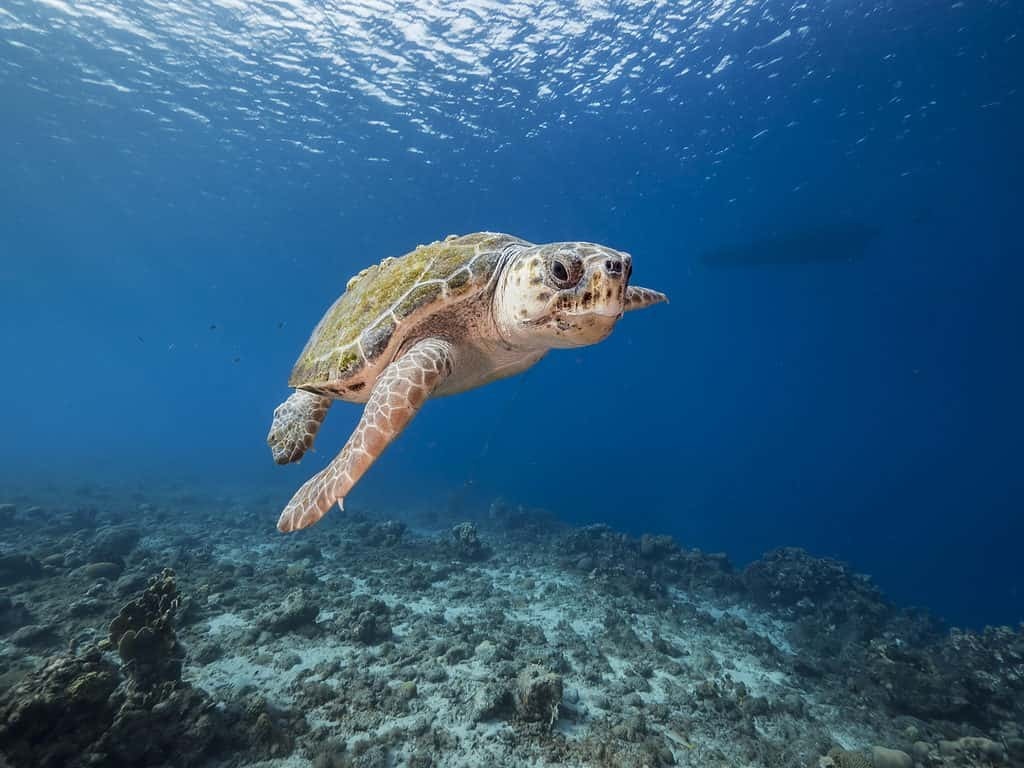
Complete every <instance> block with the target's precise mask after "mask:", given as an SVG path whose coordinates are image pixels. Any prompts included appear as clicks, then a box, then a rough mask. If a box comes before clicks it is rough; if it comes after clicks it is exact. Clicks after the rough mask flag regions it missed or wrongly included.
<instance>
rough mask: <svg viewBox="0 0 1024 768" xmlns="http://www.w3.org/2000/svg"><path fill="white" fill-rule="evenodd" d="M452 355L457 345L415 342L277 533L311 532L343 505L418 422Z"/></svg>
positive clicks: (378, 385)
mask: <svg viewBox="0 0 1024 768" xmlns="http://www.w3.org/2000/svg"><path fill="white" fill-rule="evenodd" d="M452 357H453V353H452V346H451V344H449V343H448V342H447V341H444V340H442V339H435V338H427V339H423V340H422V341H418V342H416V343H415V344H413V345H412V346H411V347H410V348H409V351H408V352H406V353H405V354H403V355H402V356H401V357H399V358H398V359H396V360H395V361H394V362H392V363H391V364H390V365H388V366H387V368H385V369H384V372H383V373H381V375H380V378H378V379H377V383H376V384H375V385H374V387H373V392H371V394H370V399H369V400H368V401H367V403H366V408H365V409H364V410H363V415H362V418H360V419H359V426H357V427H356V430H355V432H353V433H352V436H351V437H349V439H348V442H346V443H345V447H344V448H342V449H341V453H339V454H338V455H337V457H335V459H334V461H332V462H331V463H330V464H328V465H327V466H326V467H325V468H324V469H323V470H322V471H321V472H319V473H318V474H316V475H314V476H313V477H311V478H310V479H309V480H307V481H306V483H305V485H303V486H302V487H301V488H299V490H298V492H297V493H296V494H295V495H294V496H293V497H292V500H291V501H289V502H288V506H286V507H285V509H284V512H282V513H281V518H280V519H279V520H278V521H277V529H278V530H279V531H282V532H283V533H287V532H289V531H295V530H298V529H300V528H307V527H309V526H310V525H313V523H315V522H317V521H318V520H319V519H320V518H321V517H323V516H324V515H325V514H327V510H329V509H330V508H331V505H332V504H334V503H335V502H338V504H339V505H342V504H343V502H344V499H345V496H347V495H348V492H349V491H350V490H352V487H353V486H354V485H355V484H356V483H357V482H359V478H361V477H362V476H363V473H364V472H366V470H368V469H369V468H370V465H371V464H373V462H374V461H376V459H377V457H378V456H380V455H381V454H382V453H383V452H384V449H385V448H387V447H388V445H389V444H390V443H391V441H392V440H394V439H395V438H396V437H398V435H399V434H400V433H401V431H402V430H403V429H405V427H406V425H407V424H408V423H409V422H410V421H412V417H413V416H415V415H416V412H417V411H419V409H420V406H422V405H423V402H424V401H425V400H426V399H427V398H428V397H430V393H431V392H433V391H434V389H435V388H436V387H437V386H438V385H439V384H440V383H441V382H443V381H444V380H445V379H446V378H447V377H448V376H449V375H450V374H451V372H452V367H453V360H452ZM296 394H297V393H296ZM292 397H294V395H293V396H292ZM289 399H290V398H289Z"/></svg>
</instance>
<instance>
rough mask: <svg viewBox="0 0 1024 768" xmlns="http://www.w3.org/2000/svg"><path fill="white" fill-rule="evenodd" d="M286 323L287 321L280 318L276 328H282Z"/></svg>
mask: <svg viewBox="0 0 1024 768" xmlns="http://www.w3.org/2000/svg"><path fill="white" fill-rule="evenodd" d="M286 325H287V323H286V322H285V321H284V320H281V321H279V322H278V324H277V327H278V329H281V328H284V327H285V326H286Z"/></svg>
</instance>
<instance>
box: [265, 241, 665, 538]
mask: <svg viewBox="0 0 1024 768" xmlns="http://www.w3.org/2000/svg"><path fill="white" fill-rule="evenodd" d="M631 275H632V258H631V257H630V256H629V254H626V253H623V252H621V251H616V250H614V249H612V248H608V247H606V246H602V245H597V244H594V243H577V242H571V243H550V244H547V245H534V244H532V243H529V242H527V241H525V240H522V239H520V238H517V237H513V236H511V235H504V234H499V233H494V232H478V233H475V234H472V235H465V236H463V237H454V236H451V237H448V238H446V239H445V240H443V241H438V242H435V243H431V244H429V245H423V246H419V247H418V248H416V250H414V251H412V252H411V253H409V254H406V255H405V256H402V257H401V258H397V259H393V258H391V259H385V260H384V261H382V262H381V263H380V264H377V265H374V266H372V267H369V268H368V269H365V270H363V271H362V272H360V273H359V274H358V275H356V276H355V277H354V278H352V279H351V280H350V281H349V282H348V285H347V287H346V291H345V293H344V294H342V296H341V297H340V298H339V299H338V300H337V301H336V302H335V303H334V304H333V306H331V308H330V309H329V310H327V313H326V314H325V315H324V317H323V319H322V320H321V321H320V323H319V324H318V325H317V327H316V329H315V330H314V331H313V334H312V336H311V337H310V339H309V341H308V342H307V344H306V347H305V349H303V351H302V354H301V355H300V356H299V359H298V361H297V362H296V364H295V367H294V369H293V370H292V375H291V378H290V380H289V382H288V383H289V385H290V386H292V387H294V388H295V389H296V391H295V392H294V393H293V394H292V395H291V396H290V397H289V398H288V399H287V400H285V402H284V403H282V404H281V405H279V406H278V407H277V409H276V410H275V411H274V420H273V424H272V426H271V429H270V434H269V436H268V437H267V442H268V444H269V445H270V447H271V451H272V453H273V456H274V460H275V461H276V462H278V463H279V464H287V463H289V462H293V461H298V460H299V459H301V458H302V455H303V454H304V453H305V451H307V450H309V449H310V448H311V447H312V445H313V441H314V439H315V438H316V433H317V431H318V430H319V428H320V424H321V423H322V422H323V419H324V418H325V417H326V415H327V410H328V408H329V407H330V404H331V402H332V400H334V399H340V400H347V401H349V402H357V403H366V407H365V409H364V411H363V415H362V418H361V419H360V421H359V425H358V426H357V427H356V430H355V432H353V433H352V436H351V437H350V438H349V440H348V442H347V443H346V444H345V446H344V448H343V449H342V450H341V453H339V454H338V456H337V457H336V458H335V459H334V460H333V461H332V462H331V463H330V464H329V465H328V466H327V467H326V468H325V469H324V470H323V471H321V472H320V473H318V474H317V475H315V476H313V477H312V478H310V479H309V480H308V481H307V482H306V483H305V484H304V485H303V486H302V487H301V488H300V489H299V490H298V492H297V493H296V494H295V495H294V496H293V497H292V500H291V501H290V502H289V503H288V505H287V506H286V507H285V510H284V512H283V513H282V514H281V517H280V519H279V520H278V528H279V529H280V530H281V531H294V530H297V529H299V528H306V527H308V526H310V525H312V524H313V523H315V522H317V521H318V520H319V519H320V518H321V517H323V516H324V514H325V513H326V512H327V510H328V509H330V507H331V505H333V504H334V503H335V502H337V503H338V504H339V505H341V504H342V502H343V500H344V498H345V496H346V495H347V494H348V492H349V491H350V490H351V489H352V487H353V486H354V485H355V484H356V483H357V482H358V481H359V478H360V477H362V475H363V474H364V473H365V472H366V470H367V469H369V467H370V465H371V464H372V463H373V462H374V461H375V460H376V458H377V457H378V456H379V455H380V454H381V453H382V452H383V451H384V449H385V448H386V447H387V446H388V444H390V442H391V441H392V440H393V439H394V438H395V437H397V436H398V434H399V433H401V431H402V430H403V429H404V428H405V426H406V424H408V423H409V421H410V420H411V419H412V417H413V416H414V415H415V414H416V412H417V411H418V410H419V409H420V407H421V406H422V405H423V403H424V401H426V400H427V399H428V398H429V397H438V396H442V395H449V394H454V393H457V392H463V391H465V390H468V389H474V388H476V387H479V386H483V385H484V384H487V383H489V382H491V381H495V380H497V379H501V378H505V377H507V376H512V375H514V374H516V373H519V372H521V371H524V370H526V369H527V368H529V367H530V366H532V365H533V364H534V363H536V362H537V361H538V360H540V359H541V358H542V357H543V356H544V355H545V354H546V353H547V352H548V351H549V350H550V349H553V348H568V347H578V346H585V345H588V344H595V343H597V342H598V341H601V340H602V339H604V338H605V337H607V336H608V334H609V333H611V331H612V329H613V328H614V327H615V323H616V322H618V320H619V319H620V318H621V317H622V315H623V313H624V312H626V311H629V310H633V309H640V308H643V307H647V306H650V305H652V304H657V303H660V302H663V301H667V299H666V297H665V295H664V294H662V293H659V292H657V291H652V290H650V289H648V288H639V287H635V286H630V285H629V279H630V276H631Z"/></svg>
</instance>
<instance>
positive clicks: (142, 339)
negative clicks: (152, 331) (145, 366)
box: [135, 336, 146, 344]
mask: <svg viewBox="0 0 1024 768" xmlns="http://www.w3.org/2000/svg"><path fill="white" fill-rule="evenodd" d="M135 338H136V339H138V340H139V341H141V342H142V343H143V344H145V343H146V340H145V339H144V338H142V337H141V336H136V337H135Z"/></svg>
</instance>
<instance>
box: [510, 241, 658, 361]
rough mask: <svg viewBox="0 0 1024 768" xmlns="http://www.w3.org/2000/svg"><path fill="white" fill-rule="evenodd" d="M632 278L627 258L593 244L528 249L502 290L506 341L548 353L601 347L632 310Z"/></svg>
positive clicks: (514, 264)
mask: <svg viewBox="0 0 1024 768" xmlns="http://www.w3.org/2000/svg"><path fill="white" fill-rule="evenodd" d="M632 272H633V260H632V257H631V256H630V255H629V254H628V253H623V252H622V251H616V250H614V249H612V248H607V247H605V246H603V245H597V244H594V243H550V244H548V245H537V246H529V247H526V248H523V249H522V250H521V251H520V252H519V253H518V254H516V255H515V256H514V257H513V259H512V261H511V262H510V263H509V264H508V266H507V268H506V270H505V273H504V275H503V277H502V281H501V283H500V284H499V286H498V293H497V297H496V300H497V313H496V316H497V320H498V325H499V328H500V329H501V332H502V335H503V336H505V338H506V339H508V340H509V341H510V342H512V343H514V344H526V345H537V346H544V347H582V346H586V345H587V344H596V343H597V342H599V341H601V340H602V339H604V338H606V337H607V336H608V334H610V333H611V332H612V329H613V328H614V327H615V323H616V322H618V320H619V318H621V317H622V314H623V312H625V311H626V310H627V309H630V308H631V307H630V306H629V303H630V299H629V293H628V289H629V278H630V275H631V274H632ZM652 293H653V292H652ZM659 295H660V294H659ZM662 298H664V297H662Z"/></svg>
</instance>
